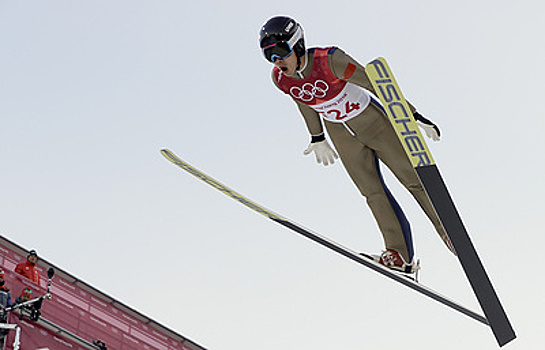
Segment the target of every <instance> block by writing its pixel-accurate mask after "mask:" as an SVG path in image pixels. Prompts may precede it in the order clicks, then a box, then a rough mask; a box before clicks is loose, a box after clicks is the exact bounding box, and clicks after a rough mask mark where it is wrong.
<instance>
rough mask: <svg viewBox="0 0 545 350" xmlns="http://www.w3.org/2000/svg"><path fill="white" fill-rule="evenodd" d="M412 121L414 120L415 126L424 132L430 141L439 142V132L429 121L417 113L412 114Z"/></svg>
mask: <svg viewBox="0 0 545 350" xmlns="http://www.w3.org/2000/svg"><path fill="white" fill-rule="evenodd" d="M413 116H414V119H416V124H418V126H419V127H420V128H422V130H424V132H426V136H427V137H429V138H430V139H432V140H433V141H439V140H440V139H441V131H440V130H439V127H438V126H437V125H435V124H434V123H433V122H432V121H431V120H429V119H426V118H424V116H423V115H422V114H420V113H418V112H414V114H413Z"/></svg>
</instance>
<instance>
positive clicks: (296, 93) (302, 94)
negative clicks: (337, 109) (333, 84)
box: [290, 80, 329, 102]
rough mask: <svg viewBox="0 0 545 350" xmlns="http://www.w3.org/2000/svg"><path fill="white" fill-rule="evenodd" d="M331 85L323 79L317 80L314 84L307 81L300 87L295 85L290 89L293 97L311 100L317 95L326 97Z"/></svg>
mask: <svg viewBox="0 0 545 350" xmlns="http://www.w3.org/2000/svg"><path fill="white" fill-rule="evenodd" d="M327 90H329V85H327V83H326V82H325V81H323V80H316V81H315V82H314V84H311V83H305V84H303V86H301V87H300V88H299V87H297V86H294V87H292V88H291V89H290V93H291V95H292V96H293V97H295V98H297V99H300V100H301V101H305V102H309V101H312V100H313V99H314V98H315V97H317V98H324V97H325V95H326V93H327Z"/></svg>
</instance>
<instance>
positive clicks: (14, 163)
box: [0, 0, 545, 350]
mask: <svg viewBox="0 0 545 350" xmlns="http://www.w3.org/2000/svg"><path fill="white" fill-rule="evenodd" d="M544 7H545V6H544V5H543V3H542V2H538V1H525V2H517V3H516V2H512V1H504V0H501V1H490V0H487V1H480V2H475V1H467V0H462V1H457V2H452V1H411V2H407V1H377V2H357V3H354V2H353V1H345V0H340V1H335V2H331V1H323V0H317V1H297V2H294V1H275V2H270V3H259V2H257V3H256V2H250V1H231V2H224V1H217V0H214V1H200V2H192V1H186V0H184V1H174V0H170V1H166V0H164V1H127V0H123V1H88V0H86V1H85V0H82V1H77V2H76V1H53V0H48V1H24V2H23V1H7V0H2V1H0V48H1V50H0V118H1V119H0V120H1V122H2V127H1V128H0V159H1V164H2V165H1V166H0V179H1V181H0V193H1V194H2V195H1V200H0V233H1V234H2V235H4V236H6V237H7V238H8V239H10V240H13V241H15V242H17V243H18V244H21V245H23V246H24V247H27V248H29V249H30V248H35V249H37V250H38V252H39V253H40V254H41V255H42V256H43V257H45V258H46V259H47V260H49V261H51V262H53V263H55V264H56V265H58V266H61V267H63V268H65V269H66V270H67V271H69V272H71V273H73V274H74V275H76V276H78V277H79V278H81V279H82V280H84V281H86V282H88V283H90V284H92V285H93V286H95V287H97V288H99V289H101V290H103V291H104V292H105V293H107V294H109V295H111V296H112V297H114V298H117V299H119V300H121V301H122V302H124V303H126V304H128V305H130V306H132V307H134V308H135V309H137V310H139V311H141V312H143V313H144V314H146V315H148V316H150V317H152V318H154V319H155V320H157V321H158V322H160V323H163V324H165V325H166V326H168V327H170V328H172V329H174V330H176V331H178V332H179V333H181V334H183V335H185V336H187V337H189V338H191V339H193V340H194V341H196V342H197V343H199V344H202V345H203V346H206V347H208V348H210V349H218V350H219V349H221V350H255V349H259V350H272V349H275V350H277V349H298V350H301V349H302V350H304V349H315V350H322V349H324V350H325V349H363V348H376V347H381V348H386V349H394V348H404V349H421V350H428V349H429V350H432V349H433V350H435V349H438V348H440V349H442V350H450V349H477V348H478V349H481V350H487V349H495V348H497V346H496V343H495V340H494V338H493V336H492V333H491V332H490V331H489V330H488V329H487V328H486V327H485V326H483V325H481V324H479V323H477V322H475V321H473V320H471V319H469V318H467V317H464V316H461V315H459V314H457V313H456V312H454V311H451V310H450V309H448V308H445V307H443V306H441V305H440V304H438V303H436V302H434V301H431V300H429V299H427V298H425V297H422V296H421V295H418V294H416V293H414V292H413V291H411V290H409V289H407V288H405V287H402V286H400V285H398V284H395V283H394V282H391V281H390V280H387V279H385V278H383V277H381V276H379V275H377V274H375V273H373V272H371V271H369V270H367V269H365V268H363V267H361V266H359V265H357V264H355V263H353V262H351V261H348V260H346V259H344V258H342V257H339V256H337V255H336V254H334V253H332V252H330V251H328V250H326V249H324V248H323V247H321V246H318V245H316V244H314V243H312V242H310V241H308V240H306V239H304V238H301V237H299V236H296V235H295V234H293V233H291V232H290V231H287V230H286V229H284V228H282V227H281V226H279V225H276V224H274V223H272V222H270V221H268V220H266V219H264V218H263V217H261V216H259V215H256V214H255V213H253V212H252V211H250V210H248V209H247V208H245V207H243V206H241V205H240V204H238V203H236V202H234V201H233V200H232V199H229V198H227V197H225V196H223V195H221V194H220V193H219V192H217V191H215V190H213V189H212V188H210V187H208V186H206V185H204V184H202V183H200V182H199V181H198V180H196V179H194V178H193V177H190V176H189V175H187V174H185V173H183V172H182V171H181V170H179V169H176V168H175V167H174V166H173V165H172V164H170V163H168V162H167V161H166V160H165V159H163V158H162V157H161V156H160V154H159V149H161V148H163V147H168V148H170V149H172V150H173V151H174V152H175V153H177V154H178V155H179V156H180V157H181V158H182V159H184V160H186V161H188V162H189V163H191V164H193V165H194V166H196V167H198V168H199V169H201V170H203V171H204V172H206V173H208V174H210V175H211V176H213V177H214V178H216V179H218V180H220V181H221V182H224V183H225V184H227V185H228V186H230V187H232V188H234V189H235V190H237V191H239V192H241V193H242V194H244V195H246V196H247V197H249V198H250V199H252V200H254V201H256V202H258V203H260V204H262V205H264V206H265V207H267V208H270V209H272V210H274V211H276V212H278V213H280V214H282V215H284V216H286V217H288V218H291V219H293V220H295V221H297V222H300V223H301V224H303V225H304V226H306V227H309V228H311V229H313V230H315V231H317V232H320V233H322V234H324V235H327V236H329V237H331V238H332V239H333V240H335V241H338V242H341V243H342V244H344V245H346V246H349V247H351V248H352V249H354V250H361V251H366V252H378V251H380V250H381V249H382V242H381V238H380V235H379V233H378V230H377V228H376V225H375V223H374V221H373V219H372V217H371V215H370V213H369V211H368V209H367V206H366V204H365V201H364V199H363V198H362V197H361V196H360V195H359V194H358V192H357V190H356V189H355V187H354V185H353V184H352V183H351V181H350V180H349V178H348V176H347V175H346V173H345V171H344V169H343V167H342V166H341V164H340V163H337V164H335V165H334V166H333V167H328V168H324V167H322V166H319V165H317V164H316V163H315V161H314V158H313V157H304V156H303V155H302V152H303V150H304V149H305V148H306V146H307V143H308V140H309V139H308V135H307V132H306V130H305V127H304V124H303V122H302V119H301V118H300V117H299V115H298V113H297V110H296V108H295V106H294V104H293V103H292V102H291V101H290V100H289V99H288V98H287V97H286V96H285V95H284V94H282V93H280V92H278V91H276V90H275V88H274V86H273V84H272V83H271V81H270V78H269V74H270V68H271V67H270V65H269V64H268V63H267V62H266V61H265V60H264V59H263V57H262V55H261V53H260V51H259V49H258V44H257V33H258V31H259V28H260V26H261V24H262V23H263V22H264V21H265V20H267V19H268V18H269V17H271V16H273V15H277V14H286V15H291V16H293V17H294V18H296V19H297V20H298V21H299V22H300V23H301V24H302V25H303V27H304V29H305V34H306V42H307V46H316V45H319V46H327V45H338V46H340V47H342V48H343V49H344V50H345V51H347V52H348V53H349V54H351V55H352V56H353V57H355V58H356V59H358V60H359V61H360V62H361V63H362V64H365V63H367V62H368V61H370V60H372V59H373V58H375V57H377V56H383V57H386V59H387V60H388V61H389V63H390V65H391V67H392V69H393V71H394V73H395V74H396V76H397V79H398V82H399V83H400V85H401V88H402V90H403V91H404V93H405V96H406V97H407V98H408V99H409V100H411V102H413V103H414V104H415V105H416V106H417V107H418V109H419V110H420V111H421V112H422V113H423V114H424V115H425V116H427V117H428V118H430V119H432V120H434V121H435V122H436V123H437V124H438V125H439V126H440V128H441V129H442V131H443V135H444V137H443V139H442V141H441V142H439V143H433V144H432V143H430V144H429V146H430V149H431V152H432V153H433V155H434V157H435V160H436V161H437V163H438V166H439V168H440V170H441V172H442V173H443V175H444V178H445V180H446V182H447V184H448V185H449V187H450V190H451V194H452V196H453V197H454V200H455V202H456V203H457V206H458V209H459V210H460V212H461V214H462V216H463V218H464V222H465V223H466V226H467V228H468V230H469V232H470V234H471V237H472V239H473V242H474V243H475V245H476V247H477V249H478V251H479V253H480V255H481V258H482V260H483V262H484V264H485V266H486V268H487V270H488V272H489V274H490V277H491V279H492V281H493V283H494V285H495V287H496V289H497V291H498V293H499V296H500V298H501V300H502V301H503V303H504V306H505V308H506V310H507V312H508V315H509V316H510V318H511V321H512V322H513V325H514V327H515V330H516V331H517V333H518V335H519V339H517V340H516V341H515V342H513V343H512V344H510V345H509V346H508V348H509V349H535V348H537V347H538V346H541V344H542V341H541V338H542V334H541V333H542V328H543V327H542V322H541V314H542V313H543V312H544V311H545V303H544V302H543V298H542V294H543V293H542V291H543V289H544V288H545V281H544V279H543V277H542V272H541V269H542V266H543V265H544V259H543V253H542V250H543V249H542V246H543V245H544V243H545V238H544V236H543V228H542V223H541V221H542V220H541V219H542V218H541V216H542V215H543V212H544V211H543V208H544V205H543V202H542V199H543V197H544V195H545V193H544V187H543V180H542V174H543V172H544V171H545V166H544V165H543V164H545V163H544V157H543V154H542V151H543V149H544V147H545V141H543V138H542V135H541V132H542V131H543V129H544V122H543V118H542V114H543V111H542V108H541V101H542V100H543V98H544V96H545V87H544V86H545V85H544V84H543V81H544V80H545V65H544V62H545V47H544V46H543V39H542V34H543V32H544V30H545V25H544V24H543V20H542V14H543V12H544V10H545V8H544ZM387 181H388V183H389V184H390V188H391V190H392V191H393V192H394V193H395V195H396V196H397V198H398V199H399V201H400V202H401V204H402V206H403V207H404V208H405V211H406V214H407V216H408V217H409V219H410V221H411V223H412V226H413V231H414V236H415V242H416V252H417V255H418V256H419V257H420V258H421V259H422V265H423V271H422V277H421V278H422V281H423V282H424V283H425V284H427V285H429V286H431V287H433V288H435V289H437V290H439V291H441V292H443V293H444V294H447V295H449V296H450V297H452V298H453V299H455V300H458V301H460V302H462V303H464V304H466V305H467V306H469V307H472V308H475V309H478V305H477V302H476V300H475V298H474V296H473V294H472V292H471V290H470V287H469V285H468V283H467V281H466V279H465V277H464V275H463V272H462V270H461V268H460V267H459V265H458V262H457V260H456V259H455V258H453V257H451V256H450V255H449V253H448V251H447V250H446V249H445V248H444V247H443V245H442V243H441V241H440V240H439V238H438V237H437V235H436V233H435V232H434V231H433V228H432V226H431V224H429V223H428V222H427V220H426V218H425V217H424V215H423V213H422V212H421V211H420V209H419V208H418V207H417V205H416V204H415V202H414V201H413V200H412V199H411V198H409V196H408V194H407V192H406V191H405V190H404V189H403V188H401V187H400V186H399V184H398V183H397V182H396V181H395V180H394V179H393V178H392V177H391V176H389V175H388V176H387ZM172 300H175V301H174V302H172Z"/></svg>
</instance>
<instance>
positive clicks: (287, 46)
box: [263, 27, 303, 63]
mask: <svg viewBox="0 0 545 350" xmlns="http://www.w3.org/2000/svg"><path fill="white" fill-rule="evenodd" d="M302 37H303V30H302V29H301V27H299V28H297V30H296V31H295V33H294V34H293V36H292V37H291V39H290V40H288V41H278V42H276V43H274V44H270V45H267V46H265V47H264V48H263V55H264V56H265V59H266V60H267V61H269V62H271V63H274V62H275V61H276V60H281V59H283V58H286V57H289V56H290V55H291V54H292V53H293V46H294V45H295V44H296V43H297V41H299V39H301V38H302Z"/></svg>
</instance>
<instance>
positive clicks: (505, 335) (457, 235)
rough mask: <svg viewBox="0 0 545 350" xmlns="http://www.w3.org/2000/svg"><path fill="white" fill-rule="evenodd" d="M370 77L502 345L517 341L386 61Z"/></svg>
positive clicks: (368, 68)
mask: <svg viewBox="0 0 545 350" xmlns="http://www.w3.org/2000/svg"><path fill="white" fill-rule="evenodd" d="M366 71H367V75H368V76H369V78H370V79H371V82H372V84H373V86H374V88H375V91H376V92H377V94H378V97H379V98H380V100H381V102H382V104H383V107H384V109H385V111H386V114H387V115H388V118H389V120H390V122H391V124H392V126H393V127H394V129H395V131H396V133H397V136H398V138H399V140H400V142H401V144H402V145H403V147H404V149H405V152H406V153H407V156H408V157H409V159H410V161H411V163H412V164H413V167H414V169H415V171H416V173H417V174H418V177H419V178H420V182H421V183H422V186H423V187H424V189H425V190H426V193H427V194H428V197H429V198H430V200H431V202H432V204H433V206H434V208H435V211H436V212H437V215H438V216H439V219H440V220H441V223H442V224H443V227H444V228H445V231H446V232H447V234H448V236H449V238H450V240H451V241H452V244H453V246H454V249H455V250H456V253H457V255H458V260H459V261H460V264H461V265H462V268H463V270H464V272H465V274H466V277H467V279H468V280H469V282H470V285H471V287H472V289H473V292H474V294H475V296H476V297H477V300H478V301H479V304H480V305H481V308H482V310H483V312H484V314H485V316H486V319H487V320H488V322H489V325H490V328H491V329H492V332H493V333H494V336H495V337H496V340H497V342H498V344H499V346H500V347H501V346H503V345H505V344H507V343H509V342H510V341H512V340H513V339H515V338H516V335H515V331H514V330H513V327H512V326H511V323H510V322H509V319H508V318H507V315H506V313H505V310H504V309H503V306H502V305H501V303H500V300H499V298H498V295H497V294H496V291H495V290H494V288H493V286H492V283H491V281H490V279H489V277H488V275H487V273H486V271H485V269H484V266H483V264H482V262H481V260H480V258H479V256H478V255H477V251H476V250H475V247H474V246H473V243H472V242H471V239H470V237H469V234H468V232H467V231H466V229H465V227H464V224H463V222H462V219H461V217H460V214H459V213H458V210H457V209H456V206H455V204H454V201H453V200H452V198H451V196H450V193H449V191H448V189H447V186H446V184H445V182H444V181H443V177H442V176H441V174H440V172H439V169H438V168H437V165H436V164H435V161H434V160H433V157H432V156H431V153H430V151H429V149H428V147H427V146H426V142H425V141H424V138H423V137H422V135H421V133H420V130H419V128H418V126H417V124H416V122H415V120H414V117H413V116H412V113H411V111H410V109H409V106H408V104H407V102H406V100H405V99H404V97H403V94H402V93H401V89H400V88H399V85H398V84H397V82H396V80H395V78H394V76H393V74H392V71H391V70H390V68H389V66H388V64H387V63H386V60H384V59H383V58H378V59H376V60H374V61H372V62H370V63H369V64H368V65H367V66H366Z"/></svg>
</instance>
